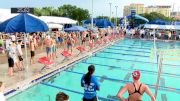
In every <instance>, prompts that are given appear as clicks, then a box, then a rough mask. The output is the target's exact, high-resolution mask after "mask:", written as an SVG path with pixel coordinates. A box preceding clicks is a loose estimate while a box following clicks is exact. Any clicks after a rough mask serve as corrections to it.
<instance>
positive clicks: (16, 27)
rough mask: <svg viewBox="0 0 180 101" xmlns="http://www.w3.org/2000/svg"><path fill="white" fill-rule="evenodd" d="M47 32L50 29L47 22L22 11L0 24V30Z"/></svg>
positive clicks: (8, 31) (9, 31)
mask: <svg viewBox="0 0 180 101" xmlns="http://www.w3.org/2000/svg"><path fill="white" fill-rule="evenodd" d="M41 31H42V32H45V31H48V26H47V25H46V23H45V22H43V21H41V20H40V19H38V18H35V17H33V16H30V15H28V14H27V13H21V14H19V15H17V16H15V17H13V18H10V19H8V20H6V21H4V22H2V23H1V24H0V32H7V33H15V32H24V33H32V32H41Z"/></svg>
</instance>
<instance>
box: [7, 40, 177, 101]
mask: <svg viewBox="0 0 180 101" xmlns="http://www.w3.org/2000/svg"><path fill="white" fill-rule="evenodd" d="M156 45H157V47H158V48H161V49H180V43H178V42H177V43H175V42H171V43H164V42H157V44H156ZM152 47H153V42H152V41H143V40H132V39H131V40H130V39H125V40H123V41H119V42H118V43H115V44H114V45H112V46H110V47H107V48H106V49H104V50H103V51H101V52H98V53H97V54H95V55H93V56H92V57H90V58H88V59H86V60H83V61H81V62H79V63H76V64H75V65H73V66H72V67H70V68H69V69H67V70H65V71H62V72H60V73H58V74H56V75H54V76H52V77H50V78H48V79H46V80H44V81H42V82H41V83H39V84H37V85H35V86H32V87H30V88H28V89H27V90H25V91H23V92H20V93H18V94H16V95H15V96H13V97H10V98H9V99H8V101H54V99H55V96H56V94H57V93H58V92H59V91H63V92H65V93H67V94H68V95H69V96H70V101H81V99H82V96H83V91H84V90H83V88H82V87H81V86H80V80H81V77H82V75H83V74H85V73H86V72H87V67H88V66H89V65H90V64H94V65H95V67H96V71H95V74H94V75H95V76H96V77H97V78H98V80H99V81H100V85H101V87H100V91H99V92H98V96H99V99H100V100H101V101H118V99H117V97H116V95H117V93H118V91H119V89H120V88H121V87H122V86H124V85H125V83H127V82H132V78H131V73H132V71H133V70H140V71H141V73H142V77H141V81H142V82H143V83H145V84H147V85H149V87H150V88H151V91H152V92H153V93H154V92H155V86H154V85H155V84H156V82H157V75H158V68H157V62H156V59H155V58H152V57H151V55H152ZM178 81H180V62H178V61H170V60H169V61H166V62H165V63H163V69H162V74H161V78H160V88H159V90H158V95H157V101H176V99H177V98H178V97H179V94H180V86H179V85H180V82H178ZM127 96H128V94H127V93H126V94H125V97H127ZM143 100H144V101H150V98H149V97H148V96H147V95H146V94H144V96H143Z"/></svg>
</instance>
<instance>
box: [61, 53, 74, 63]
mask: <svg viewBox="0 0 180 101" xmlns="http://www.w3.org/2000/svg"><path fill="white" fill-rule="evenodd" d="M61 55H63V56H64V57H65V58H64V59H63V60H62V62H64V61H65V60H66V59H68V58H69V57H71V56H72V54H71V53H69V52H68V51H65V50H64V51H63V52H62V53H61Z"/></svg>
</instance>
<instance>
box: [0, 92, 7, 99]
mask: <svg viewBox="0 0 180 101" xmlns="http://www.w3.org/2000/svg"><path fill="white" fill-rule="evenodd" d="M0 101H6V100H5V96H4V94H3V93H2V92H0Z"/></svg>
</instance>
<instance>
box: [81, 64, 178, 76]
mask: <svg viewBox="0 0 180 101" xmlns="http://www.w3.org/2000/svg"><path fill="white" fill-rule="evenodd" d="M82 63H85V64H94V65H99V66H104V67H110V68H111V69H112V68H119V69H121V70H126V71H134V70H137V69H133V68H129V69H128V68H124V67H121V66H111V65H105V64H98V63H90V62H82ZM138 70H140V71H141V72H142V73H143V72H144V73H153V74H158V72H156V71H150V70H143V69H138ZM162 75H167V76H172V77H180V74H173V73H162Z"/></svg>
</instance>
